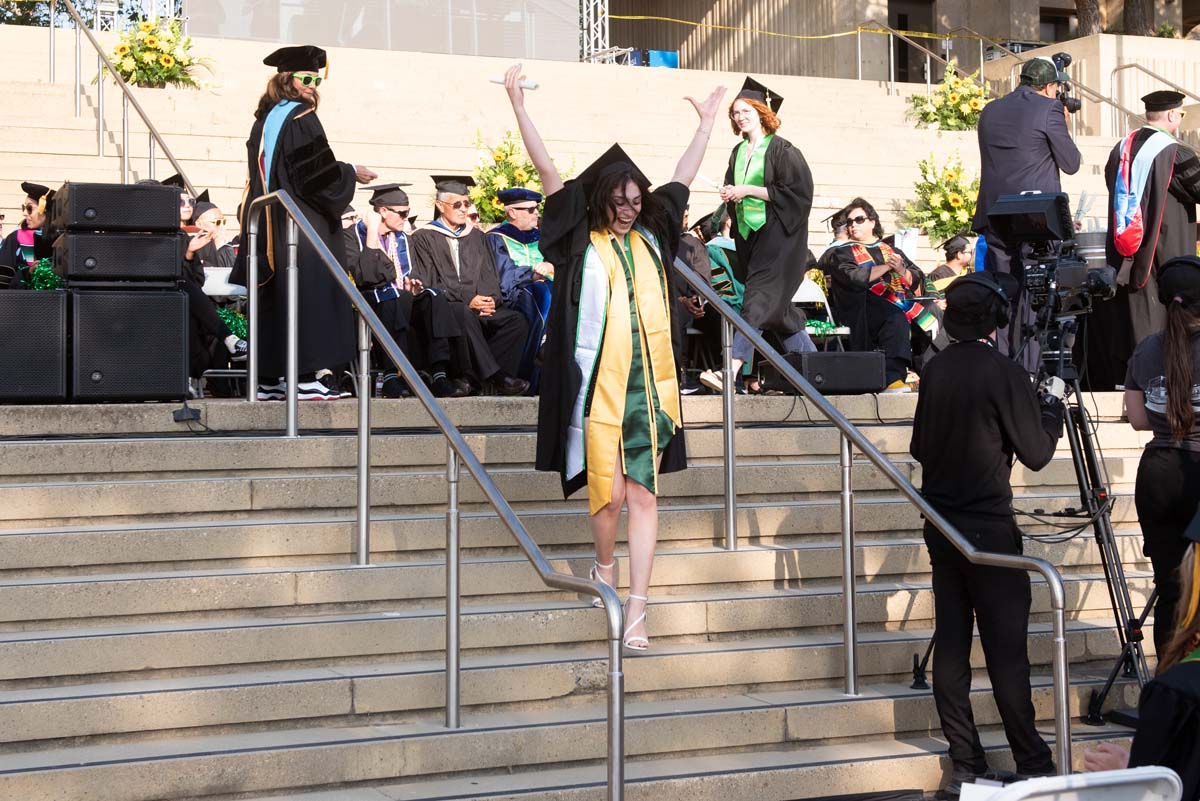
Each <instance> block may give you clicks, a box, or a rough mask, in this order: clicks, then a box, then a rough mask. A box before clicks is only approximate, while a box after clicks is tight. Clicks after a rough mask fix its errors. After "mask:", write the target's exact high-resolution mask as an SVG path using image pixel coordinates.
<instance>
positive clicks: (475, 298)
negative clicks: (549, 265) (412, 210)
mask: <svg viewBox="0 0 1200 801" xmlns="http://www.w3.org/2000/svg"><path fill="white" fill-rule="evenodd" d="M433 181H434V185H435V186H436V188H437V197H436V199H435V201H434V204H435V208H436V211H437V215H436V219H435V220H434V221H433V222H431V223H428V224H427V225H424V226H422V227H421V228H420V229H419V230H418V231H417V232H416V233H414V234H413V235H412V242H411V244H412V260H413V274H414V276H415V277H416V278H417V279H418V280H420V281H421V283H422V284H423V285H424V286H427V287H432V288H433V289H434V290H436V291H437V292H438V293H439V294H442V295H444V296H445V298H446V300H447V301H448V302H449V303H450V308H451V309H452V310H453V311H454V312H455V314H456V317H457V318H458V320H459V322H460V324H461V325H462V330H463V341H464V344H465V350H466V354H465V356H466V358H467V360H468V361H469V365H470V372H471V373H472V374H473V375H474V378H475V379H476V381H478V382H479V384H480V386H481V388H482V389H484V390H485V391H488V392H491V393H494V394H497V395H523V394H524V393H525V391H526V390H527V389H529V382H528V381H525V380H524V379H521V378H517V371H518V369H519V367H520V363H521V353H522V349H523V347H524V344H525V339H526V337H527V336H528V334H529V324H528V323H527V322H525V318H524V317H523V316H522V315H521V313H520V312H518V311H515V310H514V309H510V308H507V307H506V306H505V303H504V299H503V296H502V293H501V288H500V273H501V270H500V266H499V261H500V259H499V257H498V255H497V253H496V252H495V251H494V250H493V249H492V248H491V247H490V246H489V245H488V242H487V235H486V234H484V233H483V231H481V230H479V229H478V228H476V227H474V226H473V225H471V224H470V220H469V218H468V213H469V209H470V205H471V199H470V198H469V197H468V196H467V187H468V186H471V185H473V184H474V181H473V180H472V179H471V178H470V177H467V176H450V175H435V176H433ZM506 258H507V257H506ZM459 367H460V370H461V369H462V368H465V367H467V364H460V365H459Z"/></svg>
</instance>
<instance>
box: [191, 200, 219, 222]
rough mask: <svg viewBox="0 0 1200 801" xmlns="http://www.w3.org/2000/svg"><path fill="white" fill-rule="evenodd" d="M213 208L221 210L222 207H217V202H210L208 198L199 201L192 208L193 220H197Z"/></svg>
mask: <svg viewBox="0 0 1200 801" xmlns="http://www.w3.org/2000/svg"><path fill="white" fill-rule="evenodd" d="M213 209H217V211H220V209H219V208H217V204H216V203H209V202H208V201H207V200H199V201H197V202H196V206H195V208H193V209H192V220H193V221H195V220H198V219H200V217H201V215H203V214H206V213H208V212H210V211H212V210H213Z"/></svg>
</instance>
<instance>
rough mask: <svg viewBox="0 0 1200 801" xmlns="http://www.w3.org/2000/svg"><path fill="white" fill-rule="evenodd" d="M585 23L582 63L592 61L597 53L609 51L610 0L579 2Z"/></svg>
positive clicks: (580, 12)
mask: <svg viewBox="0 0 1200 801" xmlns="http://www.w3.org/2000/svg"><path fill="white" fill-rule="evenodd" d="M579 15H580V18H581V21H582V22H583V36H582V41H583V52H581V53H580V54H579V60H580V61H592V60H593V59H594V57H595V55H596V54H597V53H601V52H604V51H606V50H608V0H579Z"/></svg>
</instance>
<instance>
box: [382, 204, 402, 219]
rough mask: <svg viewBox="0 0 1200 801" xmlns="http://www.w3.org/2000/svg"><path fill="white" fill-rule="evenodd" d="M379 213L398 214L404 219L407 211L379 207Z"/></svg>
mask: <svg viewBox="0 0 1200 801" xmlns="http://www.w3.org/2000/svg"><path fill="white" fill-rule="evenodd" d="M379 210H380V211H390V212H391V213H392V214H399V215H402V216H404V217H407V216H408V211H409V210H408V209H393V208H392V207H391V206H380V207H379Z"/></svg>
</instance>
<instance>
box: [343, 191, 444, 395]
mask: <svg viewBox="0 0 1200 801" xmlns="http://www.w3.org/2000/svg"><path fill="white" fill-rule="evenodd" d="M405 186H408V184H396V183H393V184H382V185H380V186H375V187H372V193H371V201H370V203H371V209H372V212H373V213H371V214H368V215H367V219H366V220H363V221H360V222H358V223H357V224H356V225H351V226H349V227H347V228H345V229H344V232H343V236H344V237H345V240H346V269H347V271H348V272H349V273H350V275H351V276H353V277H354V283H355V285H356V286H357V287H358V290H359V291H360V292H362V294H363V297H364V298H365V299H366V301H367V304H368V305H370V307H371V308H372V309H374V310H375V313H376V314H378V315H379V318H380V319H381V320H382V321H383V323H384V325H386V326H387V327H388V330H389V331H390V332H391V334H392V337H393V338H394V339H395V340H396V343H397V344H398V345H399V346H400V349H401V350H403V351H404V353H405V355H406V356H408V358H409V360H410V361H411V362H413V364H414V365H415V366H417V367H419V368H428V369H429V372H430V375H431V377H432V380H431V383H430V388H431V389H432V390H433V394H434V395H436V396H437V397H439V398H458V397H461V396H462V395H464V394H465V390H464V389H463V388H462V387H460V386H459V385H458V384H457V383H455V382H454V381H451V380H450V378H449V377H448V376H447V372H448V370H449V367H450V343H449V339H450V337H457V336H461V335H462V329H461V327H460V326H459V325H458V321H457V320H456V319H455V317H454V315H453V313H452V312H451V310H450V306H449V304H448V303H447V302H446V299H445V297H444V296H442V295H438V294H436V293H434V292H432V291H430V290H427V289H425V287H424V286H423V285H422V284H421V282H420V280H418V279H416V278H414V277H413V276H412V261H411V259H410V258H409V250H408V235H407V234H406V233H405V232H404V229H405V227H406V226H405V223H406V222H407V221H408V212H409V208H410V206H409V201H408V194H407V193H406V192H405V191H404V189H403V188H402V187H405ZM404 393H405V388H404V386H403V384H402V381H401V379H400V377H399V375H397V374H396V371H395V370H394V369H393V368H392V365H391V364H390V363H387V364H386V365H385V371H384V378H383V394H384V396H385V397H392V398H397V397H400V396H401V395H402V394H404Z"/></svg>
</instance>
